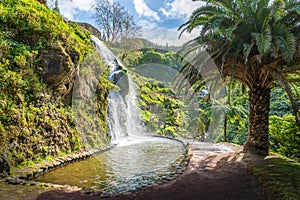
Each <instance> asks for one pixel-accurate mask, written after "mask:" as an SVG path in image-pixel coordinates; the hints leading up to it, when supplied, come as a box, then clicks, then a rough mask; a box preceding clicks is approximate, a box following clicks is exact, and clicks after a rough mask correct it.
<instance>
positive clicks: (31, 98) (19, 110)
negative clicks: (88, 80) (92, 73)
mask: <svg viewBox="0 0 300 200" xmlns="http://www.w3.org/2000/svg"><path fill="white" fill-rule="evenodd" d="M0 14H1V18H0V80H1V81H0V152H1V151H3V150H5V151H7V152H8V155H9V159H10V161H11V163H12V165H14V166H15V165H28V164H31V163H32V162H39V161H41V160H44V159H47V158H49V157H50V158H52V157H55V156H58V155H61V154H65V153H70V152H73V151H78V150H79V149H80V148H81V147H83V144H82V142H83V141H82V139H81V138H80V133H79V130H78V127H77V126H76V124H75V121H74V116H73V113H72V110H73V109H72V107H71V104H70V102H68V101H64V99H65V95H66V93H64V94H57V91H56V90H55V88H53V87H50V85H49V84H48V83H47V82H45V77H43V74H44V73H45V63H43V62H44V60H50V61H51V57H50V55H49V52H51V51H52V52H54V53H59V54H58V55H64V56H67V57H68V59H66V60H65V61H66V63H64V67H65V68H71V67H72V66H73V69H74V70H78V66H79V64H80V65H84V63H85V62H87V61H88V64H89V65H94V66H97V67H98V69H99V70H100V71H101V73H100V74H99V77H100V80H98V79H99V77H97V78H96V81H97V88H98V89H97V98H98V103H95V107H96V108H97V109H98V110H97V119H98V122H99V125H98V126H100V127H101V128H102V129H103V132H101V133H100V137H99V138H100V140H99V138H98V140H99V141H97V142H95V144H96V145H104V144H105V143H106V142H107V141H108V140H109V139H108V138H107V135H106V133H105V131H106V130H107V128H106V124H105V122H106V110H107V105H108V104H107V96H108V91H109V88H110V87H111V86H110V84H109V83H108V82H106V77H107V74H108V68H107V67H106V66H104V65H103V64H101V65H98V64H99V63H101V59H100V58H99V56H95V54H94V53H93V51H94V50H95V49H94V47H92V46H91V44H90V33H89V32H87V31H85V30H83V29H81V28H79V27H78V26H77V25H76V24H74V23H68V22H66V21H65V20H64V19H63V18H62V17H61V16H60V15H59V14H57V13H55V12H53V11H51V10H49V9H48V8H47V7H45V6H44V5H41V4H40V3H38V2H37V1H35V0H20V1H13V0H2V1H1V4H0ZM73 69H72V70H73ZM70 74H71V73H70ZM72 74H73V75H74V74H76V71H73V72H72ZM63 75H64V74H63ZM62 77H63V76H62ZM63 79H64V80H69V82H68V83H67V84H66V87H68V88H67V89H68V91H69V93H70V92H71V91H72V88H73V85H72V84H73V82H74V80H73V77H71V76H69V77H63ZM54 82H59V80H54ZM85 125H88V124H85ZM87 128H88V126H87ZM98 136H99V135H98ZM95 137H96V136H95ZM95 137H94V138H95Z"/></svg>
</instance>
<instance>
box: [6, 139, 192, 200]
mask: <svg viewBox="0 0 300 200" xmlns="http://www.w3.org/2000/svg"><path fill="white" fill-rule="evenodd" d="M153 137H160V138H165V139H171V140H175V141H177V142H180V143H182V144H183V146H184V148H185V154H184V155H183V156H184V157H183V159H182V160H181V161H180V164H179V166H176V171H175V173H174V174H171V175H167V176H162V177H160V179H158V181H157V182H154V183H149V184H145V185H143V186H142V187H139V188H136V189H135V190H130V191H125V192H119V193H107V192H103V191H94V190H86V189H84V188H79V187H77V186H70V185H58V184H53V183H42V182H37V181H33V180H32V179H33V178H35V177H38V176H39V175H42V174H44V173H46V172H48V171H51V170H54V169H57V168H59V167H62V166H64V165H66V164H69V163H73V162H77V161H81V160H85V159H87V158H89V157H91V156H92V155H94V154H98V153H102V152H105V151H108V150H110V149H112V148H114V147H115V146H116V145H109V146H106V147H102V148H95V149H90V150H85V151H80V152H76V153H72V154H68V155H66V156H62V157H58V158H55V159H53V160H52V161H49V162H45V163H41V164H35V165H32V166H30V167H27V168H23V169H20V170H16V171H15V172H14V175H13V176H10V177H7V178H6V182H7V183H8V184H13V185H29V186H40V187H52V188H55V189H64V190H68V191H71V192H75V191H82V192H83V193H84V194H86V195H95V196H100V197H102V198H108V197H112V196H118V195H122V194H123V195H126V194H127V195H128V194H133V193H135V192H138V191H140V190H146V189H148V188H151V187H155V186H158V185H161V184H164V183H166V182H169V181H172V180H174V179H176V178H177V177H179V176H180V175H181V174H183V172H184V171H185V170H186V168H187V166H188V164H189V161H190V158H191V157H192V151H191V148H190V145H189V143H184V142H183V141H182V140H180V139H177V138H169V137H163V136H153ZM172 165H173V166H172ZM170 167H175V165H174V163H171V166H170Z"/></svg>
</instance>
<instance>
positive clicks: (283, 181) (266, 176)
mask: <svg viewBox="0 0 300 200" xmlns="http://www.w3.org/2000/svg"><path fill="white" fill-rule="evenodd" d="M253 173H254V176H255V177H256V178H257V180H258V182H259V184H260V185H261V186H262V188H263V190H264V191H265V193H266V194H267V196H268V199H288V200H292V199H295V200H298V199H300V163H298V162H296V161H293V160H291V159H288V158H286V157H282V156H268V157H266V158H265V159H264V161H263V162H262V164H260V165H259V166H255V167H254V168H253Z"/></svg>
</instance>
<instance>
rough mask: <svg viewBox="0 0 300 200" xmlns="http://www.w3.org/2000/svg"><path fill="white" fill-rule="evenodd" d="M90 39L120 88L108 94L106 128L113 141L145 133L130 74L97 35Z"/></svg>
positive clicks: (116, 141)
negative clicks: (125, 71)
mask: <svg viewBox="0 0 300 200" xmlns="http://www.w3.org/2000/svg"><path fill="white" fill-rule="evenodd" d="M91 39H92V41H93V42H94V43H95V46H96V48H97V50H98V52H99V53H100V55H101V57H102V58H103V60H104V61H105V63H106V64H108V65H109V66H110V77H109V79H110V80H112V81H113V82H114V83H115V84H116V85H118V86H119V88H120V90H113V91H111V92H110V95H109V100H108V101H109V104H108V112H109V113H108V121H107V123H108V129H109V132H110V135H111V140H112V142H114V143H121V141H124V140H125V141H128V140H129V139H130V140H133V139H134V138H138V137H141V136H144V135H145V131H144V128H143V125H142V124H143V123H142V120H141V118H140V116H139V110H138V108H137V93H136V87H135V84H134V81H133V80H132V78H131V77H130V74H128V73H124V71H123V70H124V69H125V67H124V66H123V64H122V63H121V62H120V61H119V60H118V59H117V57H116V56H115V55H114V54H113V53H112V52H111V51H110V50H109V49H108V47H107V46H106V45H105V44H104V43H103V42H102V41H100V40H99V39H98V38H97V37H95V36H92V38H91Z"/></svg>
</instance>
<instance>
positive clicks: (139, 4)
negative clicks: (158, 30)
mask: <svg viewBox="0 0 300 200" xmlns="http://www.w3.org/2000/svg"><path fill="white" fill-rule="evenodd" d="M133 4H134V8H135V10H136V12H137V13H138V14H139V15H140V16H144V17H152V18H153V19H155V20H156V21H160V18H159V16H158V14H157V13H156V12H155V11H153V10H151V9H150V8H149V7H148V6H147V4H146V2H145V1H144V0H133Z"/></svg>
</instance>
